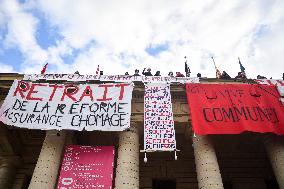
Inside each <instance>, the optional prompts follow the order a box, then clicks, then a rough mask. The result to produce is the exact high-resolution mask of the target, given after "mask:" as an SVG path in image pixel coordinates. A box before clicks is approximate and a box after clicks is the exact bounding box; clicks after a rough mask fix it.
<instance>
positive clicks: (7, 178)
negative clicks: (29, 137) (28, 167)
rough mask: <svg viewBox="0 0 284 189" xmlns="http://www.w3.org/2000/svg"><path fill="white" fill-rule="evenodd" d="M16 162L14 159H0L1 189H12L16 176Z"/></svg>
mask: <svg viewBox="0 0 284 189" xmlns="http://www.w3.org/2000/svg"><path fill="white" fill-rule="evenodd" d="M16 162H17V160H15V158H13V157H5V158H1V157H0V188H3V189H4V188H7V189H8V188H11V186H12V185H13V181H14V177H15V174H16Z"/></svg>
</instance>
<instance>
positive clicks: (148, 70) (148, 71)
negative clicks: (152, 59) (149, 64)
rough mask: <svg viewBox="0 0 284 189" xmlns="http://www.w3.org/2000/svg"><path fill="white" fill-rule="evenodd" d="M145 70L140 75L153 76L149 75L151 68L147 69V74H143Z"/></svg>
mask: <svg viewBox="0 0 284 189" xmlns="http://www.w3.org/2000/svg"><path fill="white" fill-rule="evenodd" d="M145 70H146V68H144V70H143V72H142V74H143V75H145V76H153V75H152V73H151V68H148V69H147V72H145Z"/></svg>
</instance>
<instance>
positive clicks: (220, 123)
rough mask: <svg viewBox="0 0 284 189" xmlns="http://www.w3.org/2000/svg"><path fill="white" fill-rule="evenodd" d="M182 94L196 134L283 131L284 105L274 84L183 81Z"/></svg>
mask: <svg viewBox="0 0 284 189" xmlns="http://www.w3.org/2000/svg"><path fill="white" fill-rule="evenodd" d="M186 93H187V100H188V103H189V107H190V114H191V119H192V126H193V131H194V132H195V133H196V134H198V135H206V134H239V133H241V132H244V131H253V132H260V133H265V132H273V133H276V134H279V135H282V134H284V116H283V115H284V107H283V106H282V104H281V103H280V101H279V98H280V95H279V93H278V91H277V89H276V88H275V86H268V85H251V84H186Z"/></svg>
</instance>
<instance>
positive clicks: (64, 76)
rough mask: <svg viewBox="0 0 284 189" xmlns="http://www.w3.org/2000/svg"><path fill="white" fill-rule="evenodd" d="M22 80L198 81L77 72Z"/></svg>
mask: <svg viewBox="0 0 284 189" xmlns="http://www.w3.org/2000/svg"><path fill="white" fill-rule="evenodd" d="M23 80H30V81H38V80H63V81H92V80H95V81H96V80H98V81H112V82H133V81H142V82H152V83H165V82H167V83H186V82H190V83H199V78H198V77H161V76H131V75H79V74H28V75H24V79H23Z"/></svg>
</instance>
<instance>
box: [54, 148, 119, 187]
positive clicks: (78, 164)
mask: <svg viewBox="0 0 284 189" xmlns="http://www.w3.org/2000/svg"><path fill="white" fill-rule="evenodd" d="M114 154H115V153H114V147H113V146H95V147H92V146H80V145H67V146H66V147H65V152H64V156H63V161H62V164H61V170H60V174H59V178H58V183H57V189H66V188H76V189H83V188H89V189H92V188H102V189H111V188H112V180H113V166H114Z"/></svg>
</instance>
